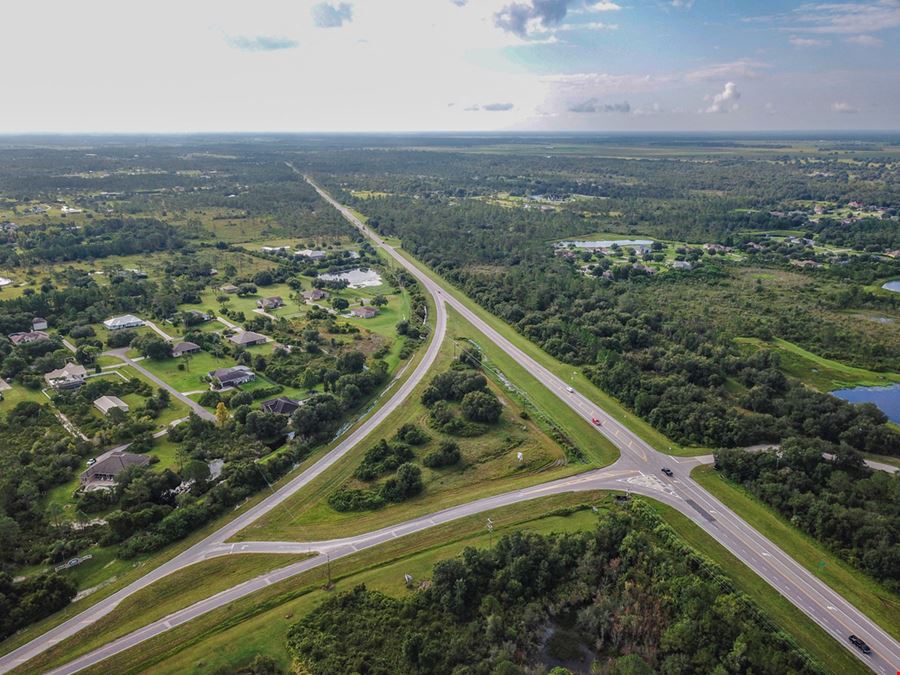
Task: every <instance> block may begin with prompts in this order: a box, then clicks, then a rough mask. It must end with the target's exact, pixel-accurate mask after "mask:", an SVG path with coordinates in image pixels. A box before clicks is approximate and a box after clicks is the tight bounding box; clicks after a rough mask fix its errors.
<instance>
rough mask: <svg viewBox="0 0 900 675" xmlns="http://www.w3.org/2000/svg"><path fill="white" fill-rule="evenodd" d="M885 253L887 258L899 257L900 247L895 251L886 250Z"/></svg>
mask: <svg viewBox="0 0 900 675" xmlns="http://www.w3.org/2000/svg"><path fill="white" fill-rule="evenodd" d="M885 255H886V256H887V257H888V258H900V248H898V249H897V250H896V251H888V252H887V253H885Z"/></svg>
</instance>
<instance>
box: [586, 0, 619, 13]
mask: <svg viewBox="0 0 900 675" xmlns="http://www.w3.org/2000/svg"><path fill="white" fill-rule="evenodd" d="M585 9H586V10H587V11H589V12H616V11H618V10H620V9H622V5H617V4H616V3H614V2H610V0H600V2H592V3H588V5H587V6H586V7H585Z"/></svg>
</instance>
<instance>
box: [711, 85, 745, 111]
mask: <svg viewBox="0 0 900 675" xmlns="http://www.w3.org/2000/svg"><path fill="white" fill-rule="evenodd" d="M740 97H741V93H740V92H739V91H738V90H737V85H736V84H735V83H734V82H726V83H725V88H724V89H723V90H722V91H720V92H719V93H718V94H715V95H714V96H712V98H710V97H709V96H707V97H706V100H711V101H712V103H711V104H710V105H709V107H708V108H706V111H705V112H708V113H726V112H731V111H733V110H737V109H738V103H737V101H738V99H739V98H740Z"/></svg>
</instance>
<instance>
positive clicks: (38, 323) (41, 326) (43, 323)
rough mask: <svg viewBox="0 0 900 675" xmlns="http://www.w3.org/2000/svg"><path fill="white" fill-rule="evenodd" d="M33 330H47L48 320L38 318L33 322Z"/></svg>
mask: <svg viewBox="0 0 900 675" xmlns="http://www.w3.org/2000/svg"><path fill="white" fill-rule="evenodd" d="M31 330H47V319H45V318H44V317H42V316H36V317H34V318H33V319H32V320H31Z"/></svg>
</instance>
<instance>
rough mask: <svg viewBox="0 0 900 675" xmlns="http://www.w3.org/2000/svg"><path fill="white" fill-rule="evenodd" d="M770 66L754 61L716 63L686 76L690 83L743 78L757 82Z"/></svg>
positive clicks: (741, 60) (740, 60)
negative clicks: (763, 71)
mask: <svg viewBox="0 0 900 675" xmlns="http://www.w3.org/2000/svg"><path fill="white" fill-rule="evenodd" d="M766 68H769V64H768V63H765V62H763V61H756V60H753V59H738V60H737V61H728V62H726V63H715V64H712V65H709V66H703V67H702V68H695V69H694V70H691V71H689V72H687V73H685V75H684V79H686V80H688V81H694V82H697V81H703V80H721V79H723V78H726V77H728V78H741V79H750V80H755V79H758V78H760V77H762V72H761V71H762V70H764V69H766Z"/></svg>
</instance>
